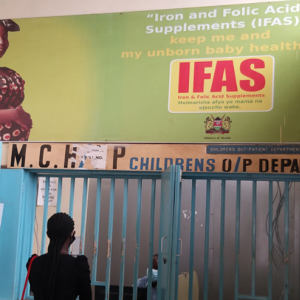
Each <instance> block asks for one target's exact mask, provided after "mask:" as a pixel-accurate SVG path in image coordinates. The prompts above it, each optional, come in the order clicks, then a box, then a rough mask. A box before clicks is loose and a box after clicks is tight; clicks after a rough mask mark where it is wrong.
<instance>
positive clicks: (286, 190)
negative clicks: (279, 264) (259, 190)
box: [284, 181, 290, 300]
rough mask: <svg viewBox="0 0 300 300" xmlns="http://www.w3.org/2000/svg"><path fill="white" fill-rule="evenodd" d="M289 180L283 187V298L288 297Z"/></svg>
mask: <svg viewBox="0 0 300 300" xmlns="http://www.w3.org/2000/svg"><path fill="white" fill-rule="evenodd" d="M289 190H290V189H289V182H288V181H286V182H285V188H284V300H288V299H289Z"/></svg>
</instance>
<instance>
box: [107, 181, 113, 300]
mask: <svg viewBox="0 0 300 300" xmlns="http://www.w3.org/2000/svg"><path fill="white" fill-rule="evenodd" d="M109 201H110V202H109V219H108V237H107V257H106V279H105V299H106V300H109V291H110V272H111V252H112V237H113V224H114V203H115V179H114V178H112V179H111V182H110V199H109Z"/></svg>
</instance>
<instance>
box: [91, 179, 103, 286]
mask: <svg viewBox="0 0 300 300" xmlns="http://www.w3.org/2000/svg"><path fill="white" fill-rule="evenodd" d="M100 209H101V178H97V194H96V209H95V227H94V254H93V271H92V284H93V285H96V281H97V263H98V244H99V226H100Z"/></svg>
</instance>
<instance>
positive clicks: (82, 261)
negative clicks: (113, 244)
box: [75, 255, 89, 271]
mask: <svg viewBox="0 0 300 300" xmlns="http://www.w3.org/2000/svg"><path fill="white" fill-rule="evenodd" d="M75 265H76V267H77V268H78V269H81V270H87V271H89V263H88V259H87V257H86V256H85V255H78V256H76V258H75Z"/></svg>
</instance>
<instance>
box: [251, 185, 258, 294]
mask: <svg viewBox="0 0 300 300" xmlns="http://www.w3.org/2000/svg"><path fill="white" fill-rule="evenodd" d="M256 187H257V182H256V181H255V180H254V181H253V183H252V247H251V295H252V296H255V286H256V280H255V275H256Z"/></svg>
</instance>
